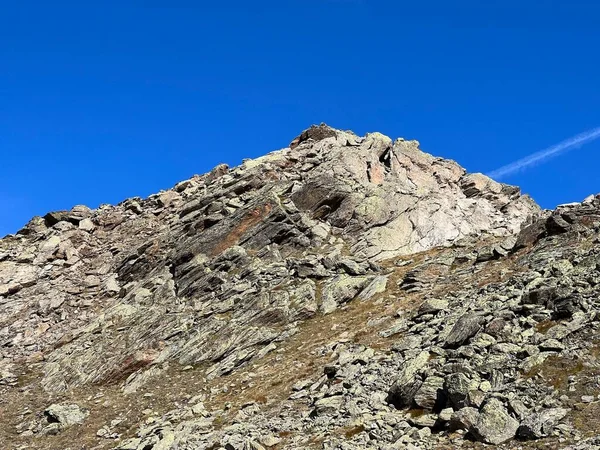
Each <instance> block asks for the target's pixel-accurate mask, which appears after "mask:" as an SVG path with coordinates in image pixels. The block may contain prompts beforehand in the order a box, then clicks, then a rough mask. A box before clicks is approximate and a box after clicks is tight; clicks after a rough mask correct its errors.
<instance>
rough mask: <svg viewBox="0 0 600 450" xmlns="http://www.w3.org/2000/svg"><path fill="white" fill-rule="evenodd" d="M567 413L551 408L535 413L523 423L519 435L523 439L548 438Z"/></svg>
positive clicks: (562, 409)
mask: <svg viewBox="0 0 600 450" xmlns="http://www.w3.org/2000/svg"><path fill="white" fill-rule="evenodd" d="M567 412H568V411H567V410H566V409H564V408H549V409H543V410H541V411H540V412H538V413H533V414H531V415H529V416H527V417H526V418H525V420H523V422H521V425H520V426H519V430H518V432H517V434H518V435H519V437H521V438H523V439H539V438H542V437H544V436H548V435H549V434H550V433H551V432H552V430H553V429H554V427H555V426H556V424H557V423H558V422H559V421H560V420H561V419H562V418H564V417H565V416H566V415H567Z"/></svg>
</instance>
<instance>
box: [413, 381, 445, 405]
mask: <svg viewBox="0 0 600 450" xmlns="http://www.w3.org/2000/svg"><path fill="white" fill-rule="evenodd" d="M443 387H444V379H443V378H441V377H436V376H429V377H427V378H426V379H425V381H424V382H423V384H421V386H420V387H419V390H418V391H417V392H416V393H415V396H414V402H415V404H416V405H417V406H418V407H420V408H423V409H426V410H433V409H434V407H435V406H436V404H437V403H438V402H440V401H442V397H443Z"/></svg>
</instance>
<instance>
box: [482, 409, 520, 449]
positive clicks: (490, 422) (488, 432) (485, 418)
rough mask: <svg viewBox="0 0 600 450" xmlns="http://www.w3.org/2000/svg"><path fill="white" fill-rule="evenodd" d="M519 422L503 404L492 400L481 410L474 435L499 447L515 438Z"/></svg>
mask: <svg viewBox="0 0 600 450" xmlns="http://www.w3.org/2000/svg"><path fill="white" fill-rule="evenodd" d="M518 428H519V422H518V421H517V420H516V419H514V418H513V417H511V416H510V415H509V414H508V412H507V411H506V409H505V408H504V405H503V404H502V402H500V401H499V400H498V399H495V398H491V399H490V400H488V401H487V403H486V404H485V405H484V406H483V408H481V411H480V414H479V417H478V418H477V423H476V424H475V426H474V427H473V430H472V432H473V434H475V435H476V436H477V437H478V439H480V440H481V441H483V442H485V443H487V444H493V445H498V444H502V443H503V442H506V441H508V440H509V439H512V438H513V437H515V435H516V433H517V429H518Z"/></svg>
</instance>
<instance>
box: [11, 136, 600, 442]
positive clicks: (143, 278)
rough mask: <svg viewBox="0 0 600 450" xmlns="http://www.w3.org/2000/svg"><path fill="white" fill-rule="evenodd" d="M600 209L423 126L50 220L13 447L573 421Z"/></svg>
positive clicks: (26, 259) (22, 339)
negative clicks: (537, 186) (480, 158)
mask: <svg viewBox="0 0 600 450" xmlns="http://www.w3.org/2000/svg"><path fill="white" fill-rule="evenodd" d="M598 206H599V205H598V200H596V199H594V198H591V199H589V200H588V201H587V203H586V204H584V205H573V206H571V207H568V208H567V207H565V208H563V209H562V210H560V211H557V212H554V213H552V214H550V213H548V212H546V213H543V212H542V211H541V210H540V209H539V207H538V206H537V205H535V203H534V202H533V201H532V200H531V199H529V198H528V197H526V196H522V195H520V193H519V190H518V189H517V188H514V187H511V186H507V185H503V184H500V183H496V182H494V181H493V180H490V179H489V178H487V177H485V176H483V175H480V174H467V173H466V172H465V171H464V169H462V168H461V167H460V166H459V165H457V164H456V163H454V162H453V161H448V160H443V159H440V158H435V157H433V156H431V155H428V154H426V153H424V152H422V151H420V150H419V149H418V143H417V142H416V141H404V140H402V139H398V140H396V141H395V142H392V141H391V140H390V139H389V138H387V137H385V136H383V135H381V134H379V133H373V134H368V135H367V136H365V137H358V136H356V135H354V134H352V133H350V132H344V131H340V130H335V129H332V128H329V127H327V126H325V125H320V126H316V127H311V128H310V129H308V130H306V131H305V132H303V133H302V134H301V135H300V136H299V137H298V138H296V139H295V140H294V141H292V143H291V144H290V147H289V148H286V149H283V150H280V151H278V152H273V153H270V154H268V155H266V156H264V157H262V158H258V159H256V160H247V161H245V162H244V164H242V165H241V166H239V167H237V168H234V169H231V170H230V169H229V168H228V167H227V166H224V165H222V166H218V167H216V168H215V169H214V170H213V171H211V172H210V173H209V174H206V175H204V176H201V177H194V178H192V179H190V180H187V181H184V182H182V183H179V184H178V185H176V186H175V187H174V188H173V189H171V190H168V191H163V192H161V193H159V194H156V195H154V196H151V197H149V198H148V199H144V200H142V199H129V200H127V201H125V202H123V203H121V204H119V205H117V206H114V207H113V206H103V207H101V208H99V209H98V210H94V211H92V210H89V209H87V208H85V207H76V208H74V209H73V210H71V211H68V212H67V211H63V212H55V213H49V214H48V215H46V216H45V217H44V218H35V219H33V220H32V221H31V222H30V223H29V224H28V225H27V226H26V227H25V228H24V229H23V230H21V231H20V232H19V234H18V235H16V236H8V237H6V238H4V239H3V240H1V241H0V307H1V309H0V342H2V343H3V346H2V347H1V348H2V359H1V360H0V377H1V378H0V382H1V383H3V384H4V385H5V388H4V389H5V395H4V398H5V399H6V400H5V402H8V401H10V402H11V403H12V404H15V405H20V407H22V408H28V411H29V412H27V411H22V410H19V409H18V408H17V409H15V410H13V411H8V410H7V409H5V408H3V412H2V413H0V414H1V415H0V423H1V424H4V426H3V427H1V428H0V433H4V434H5V435H4V436H2V438H3V441H5V442H15V444H14V448H18V447H19V446H20V445H29V446H30V448H66V446H69V448H73V449H75V448H82V446H86V448H91V447H96V448H110V447H111V446H113V447H114V446H115V445H116V446H117V448H122V449H126V448H127V449H130V448H133V449H146V450H149V449H154V450H158V449H170V448H173V449H174V448H178V449H182V448H190V449H192V448H220V447H223V448H233V449H237V448H261V446H262V447H271V448H309V447H314V448H405V447H403V446H406V445H408V444H409V443H410V442H413V443H415V444H417V445H420V446H424V447H425V448H434V447H436V446H439V445H446V444H447V445H456V442H458V441H456V442H455V441H453V439H454V440H456V439H458V440H459V441H460V442H463V434H464V433H462V434H461V433H460V430H465V431H466V432H468V435H467V436H468V438H471V439H473V440H475V441H483V442H488V443H493V444H497V443H501V442H505V441H508V440H510V439H512V438H513V437H514V436H515V435H518V436H520V437H521V438H523V439H526V438H527V439H531V438H535V439H539V438H542V437H544V436H546V435H550V434H552V433H556V432H557V431H556V429H557V428H556V426H559V427H560V426H562V425H559V423H560V422H559V421H560V420H562V421H563V422H564V421H565V420H571V421H576V420H580V419H579V418H580V416H581V415H577V414H575V415H574V416H573V417H571V418H570V419H569V418H567V419H565V416H568V417H570V416H569V414H571V413H570V412H569V411H570V410H571V409H572V405H570V404H569V402H574V401H575V400H574V399H573V398H571V397H569V392H578V391H577V389H575V391H569V390H568V391H566V393H565V394H564V395H565V396H566V397H568V398H566V399H564V398H563V399H562V400H558V399H557V398H556V397H557V395H558V394H560V393H561V391H560V387H559V386H554V387H552V389H553V390H552V391H549V390H548V389H550V388H548V383H546V384H544V382H540V379H542V381H547V379H548V376H546V375H545V372H544V370H545V367H546V366H544V364H545V362H546V361H553V362H554V361H563V359H564V360H565V361H579V360H578V358H579V359H581V361H584V362H585V364H584V362H581V364H582V366H583V367H581V368H580V369H581V370H580V372H581V373H587V371H589V372H590V373H592V372H593V370H592V368H591V367H593V364H594V361H593V355H594V352H593V351H590V350H589V348H588V347H590V346H593V345H595V344H594V342H593V340H592V339H591V337H593V330H595V329H596V324H597V322H596V318H595V303H594V295H595V281H594V280H595V276H596V275H595V272H594V271H595V270H596V267H595V265H594V264H595V261H596V258H597V257H596V253H595V242H596V241H595V240H596V239H597V234H595V233H597V227H598V211H597V209H598ZM522 228H524V229H523V230H522V231H521V229H522ZM541 287H543V288H544V289H545V290H544V289H541ZM538 291H540V292H538ZM575 294H577V295H575ZM552 330H555V331H552ZM548 333H550V335H549V336H547V335H548ZM588 335H589V336H588ZM584 339H585V340H584ZM571 340H573V342H575V344H572V343H571ZM582 343H584V344H585V345H583V344H582ZM594 348H595V347H594ZM577 352H579V353H577ZM561 358H562V359H561ZM590 358H592V359H590ZM564 364H566V365H568V364H570V362H564ZM577 364H579V362H577V363H576V366H577V367H579V366H578V365H577ZM586 364H588V365H590V368H588V366H587V365H586ZM542 377H543V378H542ZM561 380H562V378H561ZM557 383H558V382H557ZM586 392H587V391H586ZM586 400H588V399H586ZM594 402H595V400H593V401H592V403H590V404H591V405H592V407H593V406H594ZM51 403H58V404H59V405H62V407H64V406H65V404H71V403H73V404H75V403H76V404H77V405H78V406H77V407H79V406H81V407H82V408H84V410H87V411H85V413H82V414H80V416H78V417H80V419H78V420H77V421H78V422H79V421H80V422H82V423H81V424H78V425H73V426H71V424H70V423H67V422H69V420H66V421H65V419H64V418H62V417H58V418H57V416H60V414H57V413H54V412H52V411H54V410H51V411H50V412H48V411H46V413H45V415H44V414H42V413H43V411H44V408H45V407H47V406H49V405H50V404H51ZM515 405H516V406H515ZM521 405H522V406H521ZM542 407H544V408H542ZM540 408H542V409H540ZM538 409H540V410H539V411H538ZM73 410H74V411H75V410H76V407H73ZM407 410H410V411H411V412H410V413H409V414H408V415H407V413H406V411H407ZM88 413H89V414H88ZM32 414H33V415H34V416H35V417H33V418H32V417H30V416H31V415H32ZM36 414H37V415H36ZM163 414H166V415H163ZM536 414H537V416H536ZM540 414H541V415H542V416H543V415H544V414H546V415H551V416H552V417H550V418H547V417H546V416H543V420H542V419H540V418H539V417H538V416H539V415H540ZM83 416H85V417H83ZM146 416H150V417H149V418H147V419H144V417H146ZM559 416H560V417H559ZM81 417H83V418H81ZM160 417H162V418H160ZM536 420H537V421H538V422H540V421H541V422H540V423H542V425H539V427H538V422H535V421H536ZM528 421H530V422H531V421H533V422H535V423H534V424H533V425H531V424H529V422H528ZM550 422H552V423H551V424H550ZM143 423H145V425H142V424H143ZM139 426H142V428H141V429H139V430H138V427H139ZM538 428H539V429H538ZM580 428H581V430H579V431H577V430H575V429H573V428H569V426H568V425H564V426H563V428H562V429H561V428H558V430H559V431H560V432H561V433H562V434H561V436H562V437H561V439H564V440H568V439H573V438H574V437H578V436H580V435H585V433H586V432H587V431H586V430H585V427H580ZM432 430H433V433H434V434H433V435H431V433H432ZM454 430H458V431H459V432H458V434H457V433H456V432H455V431H454ZM532 430H533V431H532ZM134 432H136V433H138V434H139V437H137V438H134V439H133V440H128V441H125V443H123V444H118V443H114V442H113V439H119V440H120V441H121V440H122V439H124V438H127V437H130V435H131V434H132V433H134ZM577 433H579V434H577ZM54 434H56V436H49V435H54ZM270 444H272V445H270ZM411 445H412V444H411ZM519 445H522V444H519ZM390 446H391V447H390ZM24 448H27V447H24Z"/></svg>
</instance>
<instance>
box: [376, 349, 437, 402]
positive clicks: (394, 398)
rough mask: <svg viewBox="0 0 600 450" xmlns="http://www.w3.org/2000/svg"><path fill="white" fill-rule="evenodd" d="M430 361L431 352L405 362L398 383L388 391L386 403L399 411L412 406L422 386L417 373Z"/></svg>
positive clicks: (420, 354)
mask: <svg viewBox="0 0 600 450" xmlns="http://www.w3.org/2000/svg"><path fill="white" fill-rule="evenodd" d="M428 361H429V352H426V351H424V352H421V353H419V354H418V355H417V356H416V357H415V358H413V359H412V360H410V361H407V362H405V363H404V364H403V366H402V369H401V370H400V373H399V374H398V377H397V378H396V381H395V382H394V384H393V385H392V387H391V388H390V389H389V391H388V396H387V399H386V401H387V402H388V403H391V404H393V405H394V406H395V407H396V408H399V409H400V408H405V407H408V406H410V405H411V404H412V402H413V400H414V397H415V395H416V393H417V392H418V390H419V388H420V387H421V385H422V381H421V379H420V378H419V377H417V372H418V371H419V370H421V369H422V368H423V367H425V365H426V364H427V362H428Z"/></svg>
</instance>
